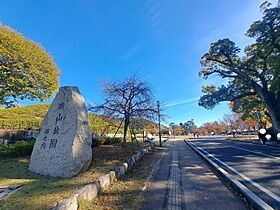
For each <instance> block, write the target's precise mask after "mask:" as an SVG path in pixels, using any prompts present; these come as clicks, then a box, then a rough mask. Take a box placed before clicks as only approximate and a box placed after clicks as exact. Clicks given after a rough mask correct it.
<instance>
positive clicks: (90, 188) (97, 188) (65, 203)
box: [50, 144, 155, 210]
mask: <svg viewBox="0 0 280 210" xmlns="http://www.w3.org/2000/svg"><path fill="white" fill-rule="evenodd" d="M154 147H155V145H154V144H150V146H148V147H146V148H144V149H141V150H138V151H136V152H135V153H134V154H133V155H132V156H131V158H130V159H128V160H127V161H126V162H124V163H123V164H122V165H121V166H118V167H116V168H115V170H114V171H110V172H109V173H107V174H105V175H103V176H100V177H99V178H98V179H97V181H95V182H92V183H89V184H86V185H82V186H80V187H79V188H78V189H77V190H76V191H75V192H74V194H73V195H72V196H71V197H69V198H66V199H63V200H61V201H60V202H58V204H56V205H55V206H54V207H52V208H50V210H77V209H78V198H81V199H84V200H88V201H92V200H93V199H94V198H96V197H97V196H98V194H99V193H100V192H102V191H103V190H104V189H106V188H107V187H109V186H110V185H112V184H113V183H114V182H116V181H117V179H118V178H120V177H122V176H123V175H124V174H125V173H126V172H127V171H128V170H129V169H131V168H132V167H133V165H135V163H136V162H138V161H139V160H140V159H141V158H142V157H143V156H144V155H146V154H147V153H149V152H150V151H151V150H152V149H153V148H154Z"/></svg>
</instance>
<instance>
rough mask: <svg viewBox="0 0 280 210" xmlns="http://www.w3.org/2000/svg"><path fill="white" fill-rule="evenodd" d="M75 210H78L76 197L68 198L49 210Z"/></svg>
mask: <svg viewBox="0 0 280 210" xmlns="http://www.w3.org/2000/svg"><path fill="white" fill-rule="evenodd" d="M77 209H78V201H77V198H76V196H71V197H70V198H67V199H64V200H62V201H61V202H59V203H58V204H57V205H56V206H55V207H53V208H51V209H50V210H77Z"/></svg>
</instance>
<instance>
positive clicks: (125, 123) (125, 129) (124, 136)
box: [123, 116, 129, 147]
mask: <svg viewBox="0 0 280 210" xmlns="http://www.w3.org/2000/svg"><path fill="white" fill-rule="evenodd" d="M128 126H129V117H128V116H125V118H124V127H123V147H126V134H127V130H128Z"/></svg>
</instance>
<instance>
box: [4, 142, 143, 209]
mask: <svg viewBox="0 0 280 210" xmlns="http://www.w3.org/2000/svg"><path fill="white" fill-rule="evenodd" d="M143 146H146V144H141V146H140V147H143ZM140 147H138V149H139V148H140ZM132 154H133V151H132V149H131V147H130V146H129V147H128V148H122V147H121V146H120V145H102V146H100V147H96V148H93V161H92V165H91V166H90V168H89V169H88V170H87V171H85V172H83V173H81V174H79V175H77V176H75V177H72V178H69V179H59V178H51V177H45V176H40V175H37V174H35V173H32V172H30V171H28V165H29V157H20V158H10V159H5V160H0V186H5V185H13V184H25V185H24V186H23V187H22V188H21V189H20V190H18V191H16V192H15V193H12V194H11V195H9V196H7V197H5V198H4V199H3V200H0V209H1V210H18V209H20V210H35V209H38V210H39V209H40V210H41V209H49V208H51V207H52V206H54V205H55V204H56V203H57V202H59V201H60V200H62V199H64V198H67V197H69V196H70V195H71V194H72V193H73V192H74V191H75V189H76V188H77V187H79V186H80V185H83V184H87V183H90V182H92V181H94V180H97V178H98V177H100V176H101V175H103V174H105V173H107V172H109V171H110V170H113V169H115V167H116V166H118V165H120V164H121V163H123V162H124V161H125V160H127V159H129V158H130V157H131V155H132Z"/></svg>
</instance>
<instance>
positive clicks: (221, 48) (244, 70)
mask: <svg viewBox="0 0 280 210" xmlns="http://www.w3.org/2000/svg"><path fill="white" fill-rule="evenodd" d="M261 10H262V12H263V18H262V19H261V20H258V21H255V22H253V23H252V24H251V26H250V27H249V29H248V30H247V32H246V36H247V37H250V38H252V39H253V43H252V44H250V45H248V46H246V47H245V48H244V51H241V49H240V48H239V47H238V46H236V44H235V43H234V42H233V41H231V40H230V39H228V38H224V39H220V40H218V41H217V42H214V43H212V44H211V46H210V49H209V51H208V52H206V53H205V54H204V55H203V56H202V57H201V61H200V62H201V65H202V67H203V69H202V70H201V71H200V72H199V75H200V76H201V77H203V78H204V79H207V78H208V77H210V76H213V75H217V76H219V77H221V78H223V79H225V82H226V85H222V86H220V87H216V86H214V85H207V86H204V87H203V88H202V92H203V93H204V95H203V96H202V97H201V98H200V100H199V105H200V106H202V107H204V108H206V109H212V108H214V107H215V106H216V105H217V104H219V103H220V102H223V101H230V102H231V103H232V104H233V110H234V111H236V112H239V113H240V112H241V113H244V116H245V117H249V116H250V117H251V118H255V119H256V118H258V120H259V123H260V124H261V123H262V121H261V119H259V118H260V117H259V116H258V115H260V114H261V113H264V114H265V115H267V116H268V117H269V119H270V122H271V123H272V126H273V130H274V134H276V133H277V132H280V109H279V107H280V86H279V83H280V59H279V55H280V24H279V23H280V16H279V14H280V4H279V2H278V4H277V5H276V6H275V7H271V4H270V3H269V2H268V1H265V2H264V3H263V4H262V5H261ZM254 115H255V116H254Z"/></svg>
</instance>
